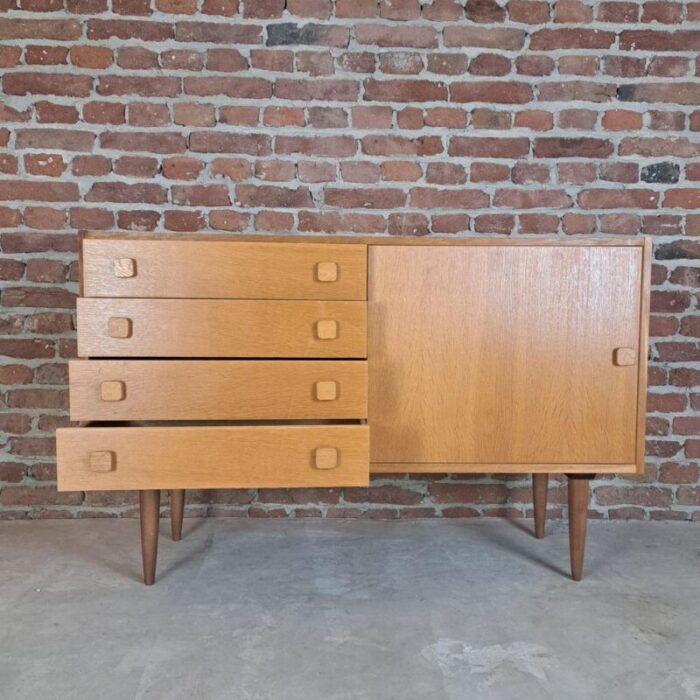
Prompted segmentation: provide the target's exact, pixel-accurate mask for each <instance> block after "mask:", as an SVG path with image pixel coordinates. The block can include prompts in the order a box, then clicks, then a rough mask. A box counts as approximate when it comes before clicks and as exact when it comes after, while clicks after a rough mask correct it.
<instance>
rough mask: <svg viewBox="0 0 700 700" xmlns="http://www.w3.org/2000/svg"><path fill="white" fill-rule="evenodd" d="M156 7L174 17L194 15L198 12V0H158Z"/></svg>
mask: <svg viewBox="0 0 700 700" xmlns="http://www.w3.org/2000/svg"><path fill="white" fill-rule="evenodd" d="M156 7H157V8H158V9H159V10H160V11H161V12H166V13H170V14H173V15H193V14H194V13H195V12H196V10H197V1H196V0H156Z"/></svg>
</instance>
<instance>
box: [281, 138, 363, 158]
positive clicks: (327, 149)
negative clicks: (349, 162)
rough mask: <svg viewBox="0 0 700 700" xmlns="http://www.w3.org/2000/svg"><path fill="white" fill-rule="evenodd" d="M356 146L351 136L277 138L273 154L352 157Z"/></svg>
mask: <svg viewBox="0 0 700 700" xmlns="http://www.w3.org/2000/svg"><path fill="white" fill-rule="evenodd" d="M356 150H357V144H356V142H355V139H354V138H353V137H352V136H317V137H311V136H277V137H276V138H275V153H282V154H291V153H303V154H305V155H316V156H352V155H354V154H355V152H356Z"/></svg>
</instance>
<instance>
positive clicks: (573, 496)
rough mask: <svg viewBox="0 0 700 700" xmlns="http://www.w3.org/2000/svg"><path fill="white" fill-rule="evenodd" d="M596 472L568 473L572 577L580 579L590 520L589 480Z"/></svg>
mask: <svg viewBox="0 0 700 700" xmlns="http://www.w3.org/2000/svg"><path fill="white" fill-rule="evenodd" d="M594 476H595V475H594V474H567V477H568V479H569V489H568V490H569V551H570V554H571V578H573V579H574V581H580V580H581V578H582V576H583V555H584V551H585V548H586V523H587V521H588V501H589V497H590V496H589V483H588V482H589V481H590V480H591V479H592V478H593V477H594Z"/></svg>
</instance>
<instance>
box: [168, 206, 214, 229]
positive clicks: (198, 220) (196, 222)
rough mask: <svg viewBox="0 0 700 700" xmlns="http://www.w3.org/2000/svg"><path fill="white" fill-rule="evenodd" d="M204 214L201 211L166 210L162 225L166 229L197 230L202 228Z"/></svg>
mask: <svg viewBox="0 0 700 700" xmlns="http://www.w3.org/2000/svg"><path fill="white" fill-rule="evenodd" d="M204 221H205V220H204V214H203V213H202V212H201V211H181V210H176V211H166V212H165V213H164V215H163V225H164V226H165V228H166V229H167V230H168V231H199V230H200V229H202V228H204Z"/></svg>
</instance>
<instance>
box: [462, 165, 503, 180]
mask: <svg viewBox="0 0 700 700" xmlns="http://www.w3.org/2000/svg"><path fill="white" fill-rule="evenodd" d="M509 177H510V167H509V166H507V165H503V164H501V163H472V166H471V180H472V182H503V181H505V180H508V179H509Z"/></svg>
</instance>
